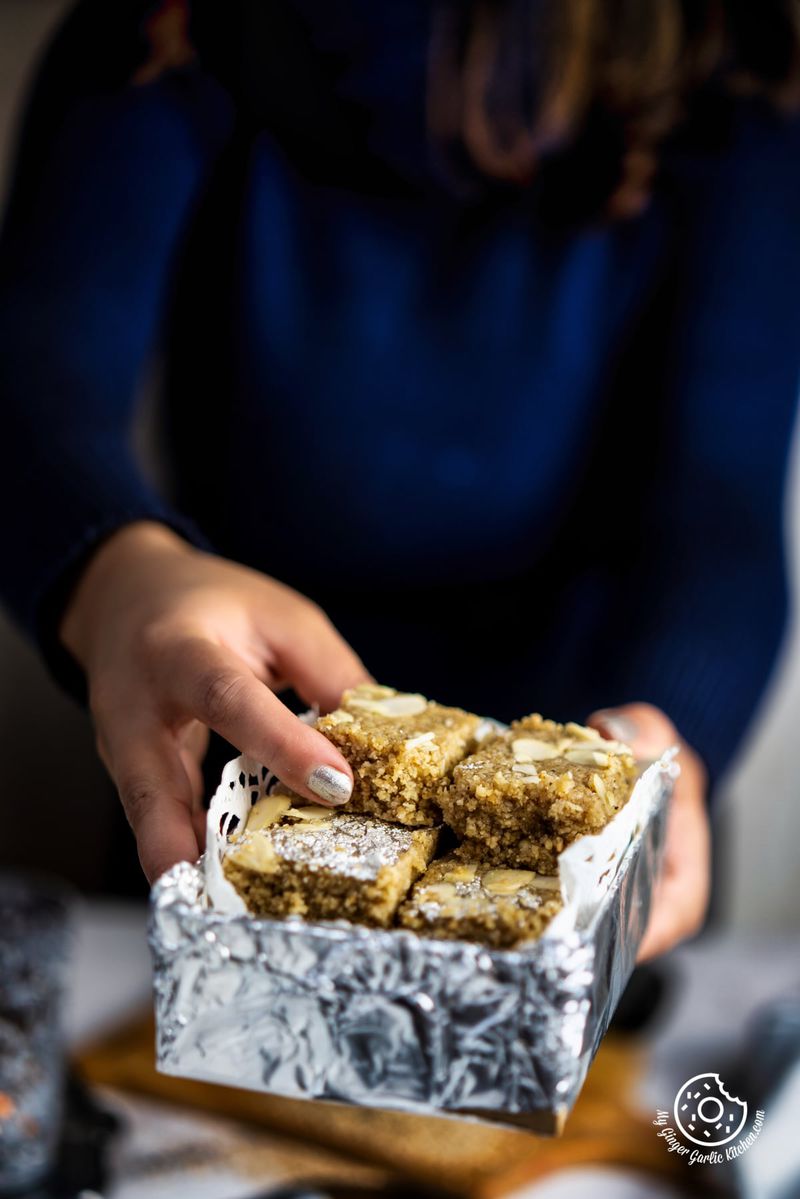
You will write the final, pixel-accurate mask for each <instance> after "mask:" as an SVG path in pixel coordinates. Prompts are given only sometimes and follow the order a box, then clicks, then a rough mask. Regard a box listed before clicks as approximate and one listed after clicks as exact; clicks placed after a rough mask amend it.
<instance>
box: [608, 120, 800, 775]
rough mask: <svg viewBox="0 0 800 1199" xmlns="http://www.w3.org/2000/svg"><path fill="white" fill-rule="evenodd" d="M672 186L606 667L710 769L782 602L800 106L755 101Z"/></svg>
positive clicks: (797, 360) (727, 754)
mask: <svg viewBox="0 0 800 1199" xmlns="http://www.w3.org/2000/svg"><path fill="white" fill-rule="evenodd" d="M678 180H679V181H678ZM672 187H673V192H672V201H673V203H674V205H675V213H676V214H677V226H676V227H677V237H676V239H675V245H674V253H673V256H672V263H671V270H670V278H669V280H668V281H665V283H664V286H663V287H662V289H661V292H660V294H659V296H658V299H657V304H656V312H655V314H654V315H655V319H653V320H651V322H650V326H651V327H650V333H649V336H646V337H643V339H642V341H641V342H640V344H638V345H637V346H636V347H635V348H634V351H633V354H632V358H633V371H632V373H631V374H630V375H629V376H628V380H627V394H626V395H625V397H624V398H625V400H626V402H627V413H628V419H629V433H628V437H629V438H633V439H634V441H635V446H636V458H637V459H638V463H639V473H638V475H637V474H636V472H634V475H633V478H634V479H635V484H634V486H633V489H632V490H631V489H628V490H626V488H625V485H624V482H623V485H622V486H621V487H620V486H618V487H617V489H616V491H615V496H616V500H615V505H614V512H615V516H616V518H618V519H619V518H623V516H624V522H623V526H622V529H621V530H620V532H621V534H622V543H623V544H627V545H629V546H630V547H631V549H632V551H633V552H632V555H631V558H632V569H631V571H630V573H629V574H628V575H627V577H626V579H625V581H624V587H623V589H622V590H623V592H624V597H623V600H622V602H621V603H620V605H619V609H618V612H619V624H618V626H617V628H616V629H615V630H614V634H615V635H614V637H613V643H614V644H616V645H624V646H625V647H626V652H625V653H624V655H623V656H622V657H621V658H620V659H619V660H617V661H616V662H609V661H608V658H607V657H606V658H605V663H604V665H605V667H606V668H607V678H606V682H608V681H609V680H610V682H611V689H610V694H611V695H612V697H613V698H614V699H615V700H616V701H618V702H626V701H630V700H637V699H638V700H647V701H649V702H651V703H654V704H656V705H657V706H658V707H660V708H662V709H663V710H664V711H665V712H667V714H668V715H669V716H670V717H671V718H672V719H673V720H674V722H675V724H676V725H677V727H678V728H679V729H680V730H681V732H682V733H683V735H684V736H685V737H686V738H687V740H688V741H689V742H690V743H692V744H693V745H694V746H695V747H696V748H697V749H698V751H699V752H700V753H701V755H702V757H703V758H704V759H705V762H706V764H707V767H708V769H709V773H710V776H711V779H712V781H714V780H716V779H718V778H719V776H720V774H721V773H722V772H723V771H724V769H725V767H726V766H727V764H728V763H729V761H730V760H731V758H732V756H733V754H734V753H735V751H736V749H737V746H738V745H739V743H740V741H741V739H742V736H743V734H744V732H745V730H746V728H747V726H748V724H749V722H750V720H751V718H752V716H753V713H754V711H755V710H756V708H757V705H758V703H759V700H760V698H761V696H762V693H763V692H764V689H765V687H766V684H767V682H768V679H769V676H770V672H771V670H772V667H773V664H774V662H775V658H776V655H777V651H778V649H779V647H780V644H781V638H782V633H783V629H784V624H785V619H786V613H787V582H786V572H785V560H784V558H785V555H784V544H783V542H784V520H783V515H784V514H783V509H784V495H785V480H786V472H787V459H788V454H789V448H790V444H791V439H792V429H793V423H794V414H795V408H796V399H797V394H798V384H799V383H800V121H798V120H797V119H793V120H789V119H787V118H785V117H778V116H776V115H774V114H771V113H767V112H766V111H765V110H759V109H757V108H754V109H752V110H748V111H747V113H746V115H745V116H744V117H743V118H742V120H741V121H739V122H738V123H737V125H736V130H735V133H734V134H733V136H732V141H731V145H730V146H729V147H728V150H727V151H726V152H725V153H724V154H721V155H716V156H715V155H712V156H711V157H710V158H708V159H702V158H701V159H698V161H697V162H696V163H695V165H694V167H692V166H691V163H684V169H683V170H681V171H680V172H678V174H677V176H676V180H673V184H672ZM607 694H608V692H607Z"/></svg>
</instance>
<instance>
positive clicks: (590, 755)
mask: <svg viewBox="0 0 800 1199" xmlns="http://www.w3.org/2000/svg"><path fill="white" fill-rule="evenodd" d="M564 757H565V758H566V759H567V760H568V761H569V762H574V763H575V764H576V766H600V767H606V766H609V765H610V764H611V758H610V757H609V756H608V754H607V753H604V752H603V751H602V750H599V749H592V748H591V747H590V746H587V747H586V748H585V749H584V748H583V747H581V748H580V749H566V750H564Z"/></svg>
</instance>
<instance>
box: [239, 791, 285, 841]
mask: <svg viewBox="0 0 800 1199" xmlns="http://www.w3.org/2000/svg"><path fill="white" fill-rule="evenodd" d="M291 806H292V801H291V800H290V799H289V797H288V795H265V796H264V798H263V799H260V800H259V801H258V803H255V804H253V806H252V808H251V809H250V815H249V816H248V817H247V824H246V825H245V827H246V829H247V831H248V832H249V833H254V832H258V830H259V829H261V828H268V827H269V825H271V824H277V822H278V821H279V820H280V818H281V816H283V815H284V814H285V813H286V812H288V811H289V808H290V807H291Z"/></svg>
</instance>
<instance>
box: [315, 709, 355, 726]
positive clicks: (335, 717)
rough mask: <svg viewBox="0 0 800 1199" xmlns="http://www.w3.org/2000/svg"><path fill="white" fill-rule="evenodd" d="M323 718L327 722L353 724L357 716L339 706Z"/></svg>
mask: <svg viewBox="0 0 800 1199" xmlns="http://www.w3.org/2000/svg"><path fill="white" fill-rule="evenodd" d="M322 719H323V720H324V721H325V722H326V724H352V723H353V721H354V720H355V716H352V715H351V714H350V713H349V712H343V711H342V710H341V708H337V709H336V711H335V712H329V713H328V715H327V716H323V718H322Z"/></svg>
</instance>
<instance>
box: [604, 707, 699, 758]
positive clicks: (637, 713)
mask: <svg viewBox="0 0 800 1199" xmlns="http://www.w3.org/2000/svg"><path fill="white" fill-rule="evenodd" d="M586 723H587V724H588V725H589V726H590V727H591V728H593V729H597V731H598V732H599V733H602V734H603V736H605V737H610V738H611V739H612V740H613V741H624V742H625V744H626V745H629V746H630V747H631V749H632V750H633V752H634V755H635V756H636V757H637V758H639V759H648V758H660V757H661V755H662V754H663V753H664V751H665V750H667V749H669V748H670V746H672V745H677V744H680V741H681V737H680V734H679V733H678V730H677V729H676V728H675V725H674V724H673V723H672V721H671V720H670V719H669V717H668V716H665V715H664V713H663V712H662V711H661V709H660V708H656V707H654V706H653V705H652V704H642V703H635V704H621V705H620V706H619V707H618V708H602V709H600V710H599V711H597V712H593V713H592V715H591V716H590V717H589V719H588V721H587V722H586Z"/></svg>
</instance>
